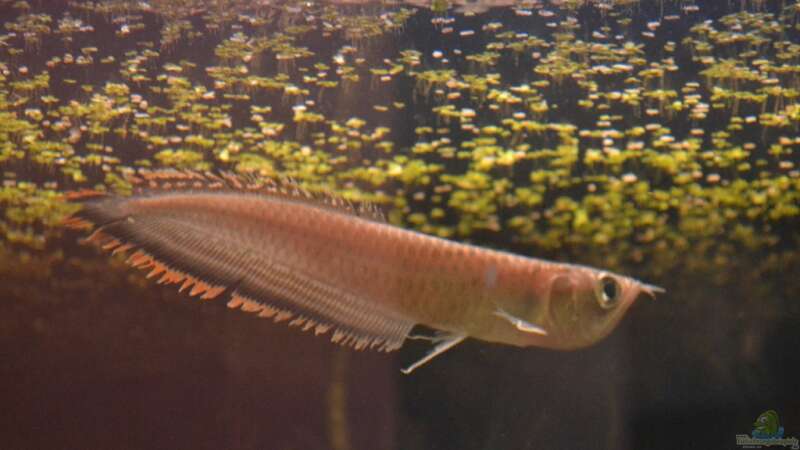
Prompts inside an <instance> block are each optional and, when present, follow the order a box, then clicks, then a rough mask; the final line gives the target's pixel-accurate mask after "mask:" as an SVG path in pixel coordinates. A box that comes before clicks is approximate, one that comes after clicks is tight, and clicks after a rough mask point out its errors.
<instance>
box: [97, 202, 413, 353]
mask: <svg viewBox="0 0 800 450" xmlns="http://www.w3.org/2000/svg"><path fill="white" fill-rule="evenodd" d="M111 207H112V208H113V207H114V205H111ZM93 208H94V209H95V210H97V211H94V210H93V212H92V214H93V215H94V216H96V217H102V218H103V219H104V220H103V222H105V224H104V225H101V226H98V227H96V228H95V230H94V232H93V233H92V234H91V235H90V237H89V238H87V239H86V241H89V242H91V243H94V244H97V245H99V246H100V247H101V248H104V249H105V250H108V251H114V250H117V251H121V250H124V251H127V250H129V249H135V250H134V251H133V252H132V254H131V255H130V256H129V257H128V263H129V264H130V265H132V266H133V267H136V268H139V269H142V270H147V273H148V275H149V276H151V277H154V278H158V281H157V282H158V283H159V284H176V285H178V287H179V290H180V291H181V292H185V293H187V294H188V295H190V296H193V297H196V298H201V299H211V298H215V297H217V296H219V295H220V294H221V293H222V292H223V291H228V292H232V294H233V298H232V299H231V300H230V301H229V302H228V304H229V306H231V303H233V304H236V303H239V304H238V305H236V307H238V308H239V309H242V310H245V311H248V312H256V311H257V312H259V314H260V315H262V316H268V317H272V318H273V319H275V320H276V321H287V323H290V324H294V325H295V326H296V328H300V329H305V330H314V333H315V334H323V333H325V332H327V331H329V330H333V331H334V332H333V336H332V338H333V339H332V340H334V342H338V343H341V344H344V345H347V346H350V347H353V348H355V349H357V350H361V349H366V348H377V349H378V350H381V351H387V352H388V351H392V350H396V349H398V348H400V347H401V346H402V344H403V342H404V340H405V338H406V337H407V336H408V334H409V332H410V331H411V328H412V327H413V326H414V322H413V321H411V320H410V319H408V318H406V317H405V316H402V315H400V314H398V313H395V312H393V311H391V310H389V309H388V308H385V307H383V306H382V305H381V304H380V303H379V302H375V301H370V299H366V298H361V297H359V296H358V295H355V294H354V293H352V292H348V291H346V290H345V289H342V288H340V287H338V286H336V285H333V284H330V283H327V282H325V281H324V280H321V279H319V278H318V277H314V276H312V275H310V274H306V273H303V272H302V271H301V270H297V269H295V268H293V267H290V266H287V265H286V264H283V263H281V262H280V261H277V258H276V257H275V256H273V255H268V254H263V253H258V254H256V253H255V252H257V250H254V249H251V248H248V247H244V246H241V245H233V244H231V242H230V241H229V240H227V238H226V237H225V236H218V235H217V234H216V233H215V231H214V229H210V228H207V227H203V226H199V225H196V224H192V223H189V222H190V221H186V220H179V219H174V218H170V217H160V216H147V215H135V216H125V217H123V218H118V217H117V216H113V219H114V220H112V221H110V222H108V221H107V220H105V219H109V218H111V216H110V215H104V212H103V211H102V210H101V209H102V206H101V205H100V204H93ZM83 220H87V219H83ZM124 251H123V253H124ZM159 276H160V277H159ZM243 299H249V302H250V303H245V302H243ZM267 307H268V308H267ZM251 310H252V311H251ZM299 317H303V318H304V319H303V321H294V320H289V319H295V320H296V319H298V318H299ZM309 320H310V321H312V322H313V323H314V325H313V326H305V325H306V321H309Z"/></svg>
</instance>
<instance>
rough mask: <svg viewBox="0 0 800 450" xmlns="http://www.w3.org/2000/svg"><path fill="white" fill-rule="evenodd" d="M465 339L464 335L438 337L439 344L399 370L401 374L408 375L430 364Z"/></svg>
mask: <svg viewBox="0 0 800 450" xmlns="http://www.w3.org/2000/svg"><path fill="white" fill-rule="evenodd" d="M466 338H467V335H465V334H445V335H442V336H441V337H438V339H439V340H440V342H439V343H438V344H436V345H435V346H434V347H433V348H432V349H431V350H430V351H428V353H426V354H425V356H423V357H422V358H420V359H419V360H417V361H416V362H414V363H413V364H411V365H409V366H408V367H405V368H403V369H400V371H401V372H403V373H404V374H406V375H408V374H410V373H411V372H413V371H414V370H416V369H418V368H420V367H422V366H423V365H425V364H427V363H428V362H430V361H431V360H432V359H433V358H435V357H437V356H439V355H441V354H442V353H444V352H446V351H448V350H450V349H451V348H453V347H455V346H456V345H458V344H460V343H461V342H463V341H464V339H466Z"/></svg>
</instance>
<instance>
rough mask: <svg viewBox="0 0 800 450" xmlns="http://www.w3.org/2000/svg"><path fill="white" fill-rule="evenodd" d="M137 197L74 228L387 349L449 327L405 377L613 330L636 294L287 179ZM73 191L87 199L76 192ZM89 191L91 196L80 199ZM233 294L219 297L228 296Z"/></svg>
mask: <svg viewBox="0 0 800 450" xmlns="http://www.w3.org/2000/svg"><path fill="white" fill-rule="evenodd" d="M130 180H131V182H132V183H133V185H134V188H135V192H134V195H133V196H130V197H121V196H105V195H103V196H100V197H99V198H92V199H89V200H85V202H84V204H83V208H82V209H81V210H80V211H79V212H78V213H77V214H76V215H74V216H73V217H71V218H69V219H67V221H66V223H65V224H66V225H67V226H70V227H73V228H80V229H87V230H92V231H93V232H92V234H91V235H90V236H89V237H88V238H87V239H86V240H87V241H90V242H95V243H96V244H98V245H99V246H100V247H102V248H103V249H105V250H109V251H112V252H115V253H117V252H130V255H129V257H128V262H129V263H130V264H131V265H133V266H134V267H137V268H141V269H147V270H149V274H148V275H147V276H148V277H158V282H159V283H174V284H178V285H180V290H181V291H188V293H189V295H191V296H199V297H200V298H201V299H213V298H217V297H219V296H221V295H222V296H224V297H226V298H227V299H228V300H227V305H228V306H229V307H230V308H235V309H241V310H244V311H247V312H251V313H255V314H257V315H258V316H260V317H268V318H272V319H273V320H275V321H276V322H280V321H286V322H288V324H289V325H291V326H296V327H300V328H302V329H303V330H311V331H313V332H314V333H316V334H325V333H329V334H330V336H331V339H332V341H334V342H337V343H340V344H343V345H348V346H351V347H354V348H356V349H358V350H361V349H364V348H376V349H378V350H382V351H392V350H396V349H398V348H400V347H401V346H402V345H403V342H404V341H405V339H408V338H413V337H414V336H412V335H411V334H410V333H411V329H412V328H413V327H414V326H415V325H418V324H420V325H424V326H427V327H430V328H434V329H436V330H439V331H440V334H439V335H438V336H437V337H435V338H432V340H434V341H435V342H436V344H437V345H435V347H434V348H433V349H432V351H431V352H430V353H429V354H428V355H426V356H425V357H424V358H422V359H421V360H420V361H418V362H417V363H415V364H413V365H411V366H410V367H408V368H406V369H404V372H406V373H408V372H410V371H411V370H413V369H415V368H416V367H419V366H420V365H422V364H423V363H425V362H427V361H429V360H430V359H432V358H433V357H434V356H436V355H438V354H440V353H442V352H444V351H446V350H447V349H449V348H451V347H453V346H454V345H456V344H458V343H459V342H461V341H463V340H464V339H465V338H466V337H472V338H477V339H482V340H485V341H490V342H497V343H503V344H511V345H516V346H539V347H547V348H553V349H565V350H566V349H576V348H580V347H584V346H587V345H591V344H593V343H595V342H597V341H598V340H600V339H601V338H603V337H605V336H606V335H608V334H609V333H610V332H611V331H612V330H613V329H614V327H615V326H616V325H617V323H618V322H619V320H620V319H621V318H622V316H623V315H624V314H625V311H626V310H627V309H628V307H629V306H630V305H631V304H632V303H633V302H634V300H635V299H636V298H637V297H638V296H639V295H640V294H643V293H644V294H647V295H650V296H654V295H655V294H656V293H658V292H663V289H660V288H658V287H655V286H651V285H647V284H644V283H641V282H639V281H636V280H634V279H632V278H628V277H625V276H621V275H616V274H613V273H610V272H608V271H604V270H599V269H594V268H590V267H585V266H579V265H573V264H564V263H556V262H550V261H545V260H541V259H535V258H529V257H525V256H520V255H515V254H511V253H507V252H503V251H497V250H491V249H486V248H481V247H477V246H473V245H468V244H462V243H457V242H453V241H449V240H446V239H441V238H437V237H433V236H428V235H425V234H422V233H418V232H415V231H411V230H406V229H403V228H399V227H395V226H392V225H389V224H387V223H386V222H385V221H383V220H381V217H382V216H381V214H380V213H379V212H378V211H377V209H375V208H372V207H368V206H367V207H364V206H361V207H355V206H353V205H352V204H350V203H348V202H345V201H343V200H341V199H339V198H337V197H335V196H332V195H319V194H312V193H309V192H308V191H306V190H304V189H302V188H300V187H299V186H297V185H296V184H294V183H291V182H276V181H274V180H270V179H259V178H255V177H241V176H237V175H232V174H227V173H223V174H220V175H216V174H209V173H206V174H201V173H198V172H191V171H175V170H167V171H154V172H140V173H139V174H138V175H137V176H131V177H130ZM75 197H82V196H81V195H77V196H75ZM83 197H86V196H83ZM223 294H224V295H223Z"/></svg>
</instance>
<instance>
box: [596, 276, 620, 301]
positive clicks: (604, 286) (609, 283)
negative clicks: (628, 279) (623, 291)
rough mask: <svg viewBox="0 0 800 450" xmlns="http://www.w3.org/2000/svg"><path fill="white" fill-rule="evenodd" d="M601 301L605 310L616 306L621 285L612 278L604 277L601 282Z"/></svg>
mask: <svg viewBox="0 0 800 450" xmlns="http://www.w3.org/2000/svg"><path fill="white" fill-rule="evenodd" d="M600 282H601V299H600V304H601V306H603V307H604V308H611V307H613V306H614V305H616V303H617V300H618V299H619V284H618V283H617V281H616V280H615V279H613V278H611V277H603V278H602V279H601V280H600Z"/></svg>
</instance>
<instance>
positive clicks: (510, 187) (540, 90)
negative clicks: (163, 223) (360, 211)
mask: <svg viewBox="0 0 800 450" xmlns="http://www.w3.org/2000/svg"><path fill="white" fill-rule="evenodd" d="M0 21H1V22H2V26H0V174H2V185H0V361H2V363H0V405H2V408H1V409H0V448H8V449H38V448H48V449H49V448H75V449H89V448H106V449H144V448H148V449H151V448H196V449H206V448H208V449H218V448H242V449H276V450H277V449H286V450H289V449H334V450H347V449H402V450H405V449H535V448H546V449H554V448H566V449H573V448H611V449H625V448H629V449H643V448H648V449H656V448H663V449H675V448H704V449H708V448H711V449H717V448H720V449H721V448H742V447H741V446H737V440H736V436H737V435H747V436H751V437H758V436H762V435H763V436H768V435H769V433H773V435H774V434H775V433H777V431H775V430H781V431H780V432H781V433H782V436H783V437H785V438H789V437H793V436H798V437H800V381H798V380H800V377H798V371H800V352H798V348H800V330H799V329H798V328H799V327H800V301H798V298H797V297H798V293H799V292H800V245H798V244H799V243H798V237H799V236H800V228H798V227H799V226H800V156H798V155H800V150H799V149H800V133H798V130H800V3H797V2H795V1H791V0H707V1H700V0H696V1H691V0H680V1H678V0H641V1H635V0H523V1H506V0H497V1H480V0H478V1H463V0H459V1H455V2H449V1H447V0H433V1H432V2H427V1H419V0H413V1H410V2H408V3H400V2H397V3H395V2H366V1H365V2H362V1H357V0H347V1H338V2H337V1H332V2H321V1H295V0H286V1H267V0H149V1H133V0H108V1H66V0H28V1H14V0H0ZM163 168H173V169H191V170H197V171H211V172H214V173H219V172H220V171H230V172H234V173H239V174H242V175H247V174H250V175H248V176H259V177H278V178H291V179H293V180H294V181H295V182H296V183H298V184H299V185H301V186H303V188H304V189H307V190H309V191H311V192H329V193H334V194H336V195H338V196H341V197H343V198H344V199H347V200H349V201H353V202H360V201H369V202H372V203H374V204H375V205H377V206H378V207H379V208H381V209H382V210H383V211H384V212H385V213H386V215H387V218H388V221H389V222H390V223H392V224H395V225H398V226H401V227H404V228H408V229H413V230H417V231H420V232H422V233H426V234H430V235H435V236H439V237H443V238H447V239H452V240H455V241H459V242H467V243H472V244H476V245H480V246H484V247H490V248H495V249H501V250H506V251H510V252H513V253H517V254H521V255H526V256H532V257H538V258H545V259H550V260H557V261H563V262H569V263H579V264H586V265H590V266H593V267H599V268H603V269H608V270H613V271H615V272H618V273H621V274H626V275H630V276H635V277H637V278H639V279H642V280H646V281H647V282H650V283H653V284H655V285H658V286H662V287H664V288H665V289H666V291H667V292H666V294H661V295H659V296H658V297H659V298H658V299H657V300H655V301H650V300H645V299H641V300H639V301H638V302H637V303H636V304H635V305H633V307H632V308H631V309H630V311H629V312H628V314H627V315H626V317H625V318H624V319H623V320H622V322H621V324H620V325H619V327H617V329H616V330H615V331H614V332H613V333H612V334H611V335H610V336H609V337H608V338H607V339H605V340H603V341H602V342H600V343H599V344H597V345H595V346H592V347H590V348H586V349H582V350H578V351H574V352H559V351H552V350H543V349H538V348H535V347H533V348H515V347H510V346H502V345H497V344H490V343H486V342H481V341H477V340H467V341H466V342H465V343H463V344H461V345H459V346H458V347H456V348H454V349H452V350H450V351H449V352H448V353H446V354H443V355H441V356H439V357H438V358H436V359H435V360H433V361H432V362H430V363H429V364H428V365H426V366H424V367H422V368H420V369H418V370H417V371H416V372H414V373H413V374H411V375H403V374H401V373H400V370H399V369H400V368H401V367H405V366H406V365H408V364H409V363H411V362H413V361H415V360H417V359H419V358H420V357H421V356H422V355H423V354H424V353H425V352H426V351H427V349H428V348H429V346H430V345H429V344H428V343H425V342H417V341H414V342H410V343H408V344H407V345H405V346H404V347H403V348H402V349H401V350H400V351H399V352H395V353H389V354H386V353H377V352H369V351H364V352H356V351H353V350H352V349H349V348H342V347H340V346H337V345H334V344H331V343H330V342H329V340H328V339H323V338H316V337H315V336H314V335H313V333H302V332H299V331H298V330H297V329H292V328H289V327H286V326H284V325H282V324H273V323H272V322H271V321H264V320H260V319H258V318H256V317H254V316H252V315H249V314H244V313H241V312H237V311H229V310H227V308H225V303H224V301H209V302H200V301H196V300H194V299H191V298H189V297H187V296H186V295H184V294H179V293H178V292H176V289H175V288H174V287H169V286H166V287H165V286H159V285H156V284H155V283H153V282H151V280H147V279H146V278H145V275H146V274H145V273H143V272H139V271H136V270H134V269H131V268H130V267H128V266H127V265H126V263H125V258H124V257H120V256H116V257H110V256H108V255H106V254H103V253H101V252H98V251H97V250H96V249H95V248H93V247H90V246H86V245H81V243H80V242H79V241H80V239H81V238H82V236H81V235H80V234H79V233H75V232H73V231H70V230H65V229H64V228H63V227H62V226H61V223H62V221H63V220H64V218H65V217H67V216H69V215H70V214H71V213H74V212H75V211H76V209H77V208H78V206H77V205H75V204H74V203H71V202H69V201H67V198H68V197H69V196H70V193H75V192H80V191H84V190H87V189H91V190H95V191H104V192H113V193H119V194H122V195H125V194H126V193H130V191H131V185H130V183H129V180H130V176H131V175H132V174H134V173H136V171H138V170H141V169H163ZM770 411H771V412H770ZM762 418H763V421H762ZM778 421H779V422H778ZM762 422H763V423H762ZM767 422H769V423H767ZM759 424H761V425H759ZM764 430H767V431H764ZM770 430H771V431H770ZM764 433H767V434H764ZM787 445H788V444H787Z"/></svg>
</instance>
